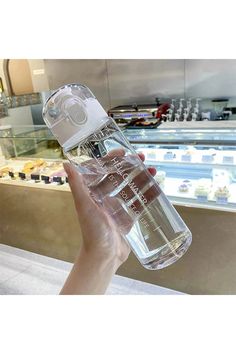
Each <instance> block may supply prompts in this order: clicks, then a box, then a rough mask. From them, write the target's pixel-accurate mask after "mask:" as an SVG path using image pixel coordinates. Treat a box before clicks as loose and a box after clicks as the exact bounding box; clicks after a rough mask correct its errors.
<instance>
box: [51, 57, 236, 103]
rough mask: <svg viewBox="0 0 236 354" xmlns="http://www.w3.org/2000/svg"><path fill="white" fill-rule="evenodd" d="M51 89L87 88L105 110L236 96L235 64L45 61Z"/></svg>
mask: <svg viewBox="0 0 236 354" xmlns="http://www.w3.org/2000/svg"><path fill="white" fill-rule="evenodd" d="M44 63H45V70H46V74H47V77H48V82H49V88H50V89H56V88H58V87H59V86H61V85H64V84H65V83H69V82H81V83H83V84H86V85H88V86H89V87H90V88H91V90H92V91H94V93H95V95H96V96H97V98H98V99H99V100H100V101H101V103H102V105H103V106H104V108H106V109H108V108H110V107H114V106H116V105H120V104H125V103H134V102H137V103H138V102H140V101H143V102H145V101H146V102H153V101H154V99H155V97H157V96H158V97H165V98H167V97H169V98H170V97H179V98H180V97H203V98H204V97H222V96H236V60H227V59H225V60H218V59H217V60H205V59H201V60H199V59H198V60H195V59H190V60H189V59H188V60H183V59H182V60H181V59H178V60H177V59H172V60H170V59H168V60H159V59H156V60H140V59H132V60H126V59H125V60H123V59H119V60H116V59H114V60H84V59H83V60H81V59H78V60H54V59H48V60H44Z"/></svg>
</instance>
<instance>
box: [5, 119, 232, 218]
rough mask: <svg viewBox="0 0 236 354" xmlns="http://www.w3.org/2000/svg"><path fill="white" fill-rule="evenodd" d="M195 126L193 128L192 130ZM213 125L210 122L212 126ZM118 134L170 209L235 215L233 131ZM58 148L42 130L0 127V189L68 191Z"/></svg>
mask: <svg viewBox="0 0 236 354" xmlns="http://www.w3.org/2000/svg"><path fill="white" fill-rule="evenodd" d="M196 123H199V124H198V125H197V124H196ZM212 123H213V122H212ZM232 124H233V123H231V125H230V126H228V127H227V126H224V125H223V124H222V125H221V126H220V127H216V126H212V127H209V126H208V127H206V126H205V125H204V126H203V124H202V123H201V122H195V123H194V124H192V125H190V124H189V125H188V126H187V127H183V126H182V127H181V125H180V124H179V126H178V125H176V124H175V125H172V126H171V125H170V124H169V125H168V124H166V125H165V124H163V125H161V126H160V127H159V128H157V129H141V130H137V129H126V130H125V129H124V134H125V135H126V137H127V138H128V140H130V142H131V143H132V145H133V146H134V149H135V150H136V151H137V152H139V151H142V152H143V153H144V155H145V163H146V164H147V165H148V166H149V165H150V166H155V167H156V168H157V174H156V176H155V178H156V180H157V181H158V182H159V183H160V185H161V187H162V188H163V190H164V192H165V193H166V195H167V196H168V197H169V199H170V200H171V201H172V203H173V204H176V205H185V206H192V207H201V208H209V209H219V210H227V211H236V124H235V127H234V126H232ZM62 160H63V154H62V150H61V148H60V146H59V145H58V143H57V142H56V141H55V139H54V137H53V136H52V134H51V133H50V131H49V130H48V129H47V127H46V126H44V125H42V126H40V125H38V126H20V127H19V126H18V127H12V126H2V127H0V183H10V184H17V185H19V184H24V185H28V186H31V187H32V186H35V187H36V186H37V187H40V188H55V186H56V188H66V189H67V188H69V186H68V183H67V182H68V181H67V177H66V174H65V172H64V170H63V165H62Z"/></svg>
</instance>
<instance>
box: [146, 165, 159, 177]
mask: <svg viewBox="0 0 236 354" xmlns="http://www.w3.org/2000/svg"><path fill="white" fill-rule="evenodd" d="M147 169H148V171H149V172H150V173H151V175H152V176H155V175H156V173H157V170H156V168H155V167H148V168H147Z"/></svg>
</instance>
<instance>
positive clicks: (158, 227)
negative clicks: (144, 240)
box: [153, 226, 161, 231]
mask: <svg viewBox="0 0 236 354" xmlns="http://www.w3.org/2000/svg"><path fill="white" fill-rule="evenodd" d="M160 228H161V227H160V226H157V227H156V228H155V229H153V231H156V230H159V229H160Z"/></svg>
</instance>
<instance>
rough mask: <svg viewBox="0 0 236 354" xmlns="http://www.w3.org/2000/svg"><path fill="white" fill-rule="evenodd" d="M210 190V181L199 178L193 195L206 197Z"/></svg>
mask: <svg viewBox="0 0 236 354" xmlns="http://www.w3.org/2000/svg"><path fill="white" fill-rule="evenodd" d="M210 191H211V182H210V181H209V180H208V179H204V178H202V179H200V180H199V181H198V184H197V186H196V188H195V192H194V194H195V196H196V197H205V198H208V195H209V193H210Z"/></svg>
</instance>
